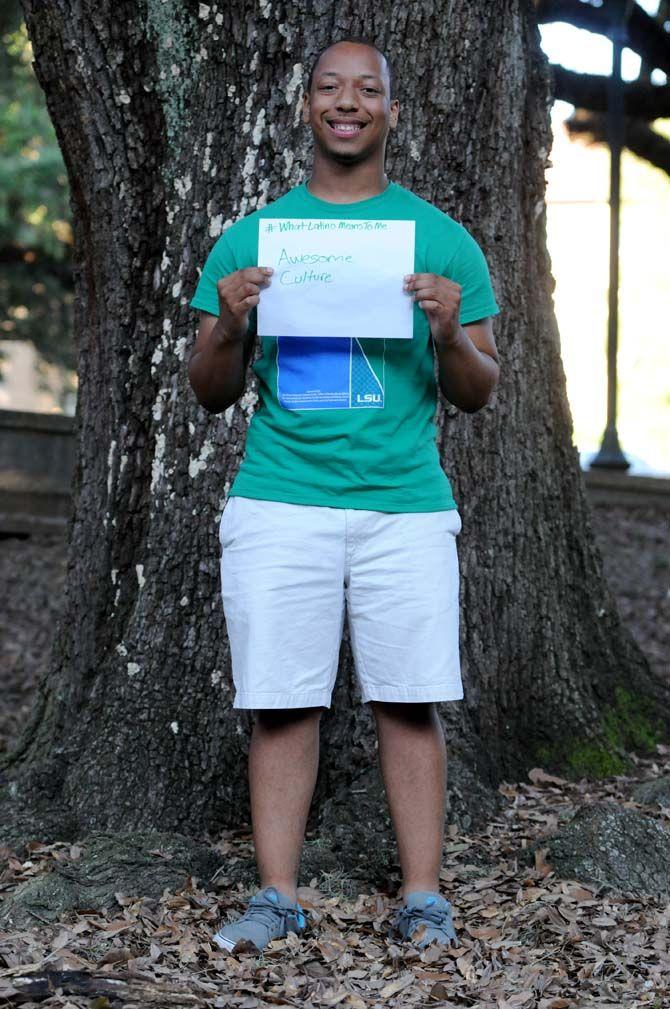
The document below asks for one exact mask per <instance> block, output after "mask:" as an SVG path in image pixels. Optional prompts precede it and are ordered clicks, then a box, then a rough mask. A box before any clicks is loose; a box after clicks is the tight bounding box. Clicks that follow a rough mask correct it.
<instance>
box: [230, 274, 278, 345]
mask: <svg viewBox="0 0 670 1009" xmlns="http://www.w3.org/2000/svg"><path fill="white" fill-rule="evenodd" d="M272 272H273V271H272V269H271V268H270V267H269V266H248V267H246V269H244V270H235V272H234V273H229V274H228V276H227V277H222V278H221V280H219V281H218V283H217V285H216V289H217V292H218V295H219V326H220V327H221V329H222V330H223V332H224V333H225V334H226V337H227V339H229V340H243V339H244V335H245V333H246V331H247V326H248V324H249V313H250V312H251V309H252V308H254V307H255V306H256V305H257V304H258V302H259V301H260V294H261V291H262V290H263V288H265V287H269V285H270V277H271V275H272Z"/></svg>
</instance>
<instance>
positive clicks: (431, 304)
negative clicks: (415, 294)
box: [419, 298, 444, 312]
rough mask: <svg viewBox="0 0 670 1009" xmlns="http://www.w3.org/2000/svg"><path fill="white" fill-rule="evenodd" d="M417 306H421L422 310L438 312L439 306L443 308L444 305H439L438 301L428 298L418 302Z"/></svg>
mask: <svg viewBox="0 0 670 1009" xmlns="http://www.w3.org/2000/svg"><path fill="white" fill-rule="evenodd" d="M419 308H422V309H423V310H424V312H439V310H440V309H441V308H444V305H441V304H440V303H439V301H432V300H431V299H430V298H428V299H427V300H425V301H420V302H419Z"/></svg>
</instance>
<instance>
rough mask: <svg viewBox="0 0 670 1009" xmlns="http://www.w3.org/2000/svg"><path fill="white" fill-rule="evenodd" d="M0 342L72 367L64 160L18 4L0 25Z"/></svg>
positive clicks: (7, 10)
mask: <svg viewBox="0 0 670 1009" xmlns="http://www.w3.org/2000/svg"><path fill="white" fill-rule="evenodd" d="M0 31H1V32H2V38H1V45H0V86H1V87H2V91H3V96H4V98H5V101H4V102H3V103H2V104H1V105H0V155H1V156H0V257H1V259H2V261H3V264H4V266H3V273H2V279H1V280H0V316H1V321H0V339H20V340H32V341H33V342H34V344H35V346H36V347H37V349H38V351H39V352H40V354H42V356H43V357H44V358H45V360H47V361H49V362H53V363H57V364H60V365H62V366H63V367H64V368H66V369H72V368H73V367H74V348H73V342H72V308H71V303H72V276H71V270H70V260H71V246H72V229H71V224H70V210H69V190H68V181H67V174H66V170H65V165H64V163H63V158H62V156H61V152H60V149H59V146H58V142H57V140H56V134H55V132H54V128H53V126H52V123H51V120H50V119H49V115H48V112H47V109H46V104H45V101H44V96H43V94H42V90H41V88H40V86H39V84H38V81H37V79H36V77H35V74H34V71H33V68H32V60H33V53H32V47H31V44H30V41H29V39H28V34H27V31H26V27H25V24H24V23H23V21H22V19H21V11H20V8H19V6H18V4H13V5H12V4H10V5H8V7H7V8H5V10H4V11H3V13H2V17H1V19H0Z"/></svg>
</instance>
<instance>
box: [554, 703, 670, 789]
mask: <svg viewBox="0 0 670 1009" xmlns="http://www.w3.org/2000/svg"><path fill="white" fill-rule="evenodd" d="M662 733H663V726H662V724H661V723H660V721H659V719H658V718H657V717H655V715H654V710H653V705H652V704H651V702H650V701H649V700H648V699H647V698H644V697H637V696H635V695H634V694H631V693H630V692H629V691H628V690H626V689H625V688H624V687H621V686H619V687H617V688H616V689H615V691H614V702H613V704H611V705H608V706H607V707H606V708H605V709H604V711H603V714H602V719H601V722H600V733H598V735H599V736H600V738H599V739H597V738H596V739H594V740H583V739H577V738H575V737H572V738H569V739H566V740H562V741H561V742H560V743H556V744H554V745H553V746H546V745H544V746H540V747H538V749H537V750H536V759H537V761H538V762H539V763H540V764H541V765H542V766H544V767H551V768H554V769H557V770H559V769H560V770H562V771H563V772H564V773H566V774H570V775H571V776H573V777H582V776H583V777H586V778H609V777H612V776H613V775H616V774H623V773H625V772H626V771H627V770H629V769H630V766H631V761H630V759H629V758H628V756H627V751H638V752H642V753H650V752H653V750H654V748H655V747H656V745H657V743H659V742H660V741H661V739H662Z"/></svg>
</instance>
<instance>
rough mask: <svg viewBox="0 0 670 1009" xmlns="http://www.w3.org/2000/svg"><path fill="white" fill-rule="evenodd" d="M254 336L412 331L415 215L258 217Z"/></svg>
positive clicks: (401, 334) (386, 335) (383, 335)
mask: <svg viewBox="0 0 670 1009" xmlns="http://www.w3.org/2000/svg"><path fill="white" fill-rule="evenodd" d="M258 265H259V266H271V267H272V269H273V270H274V273H273V274H272V282H271V284H270V286H269V287H267V288H265V289H264V290H263V291H261V297H260V302H259V304H258V333H259V336H340V337H342V336H346V337H355V338H357V339H362V338H365V339H367V338H369V337H376V338H377V339H386V340H398V339H405V340H409V339H411V338H412V319H413V304H414V303H413V301H412V298H411V295H409V294H407V293H406V292H405V291H403V278H404V276H405V274H407V273H413V272H414V221H351V220H339V219H332V218H330V219H326V220H310V219H304V220H303V219H296V220H291V219H278V218H269V217H264V218H261V220H260V221H259V224H258Z"/></svg>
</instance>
